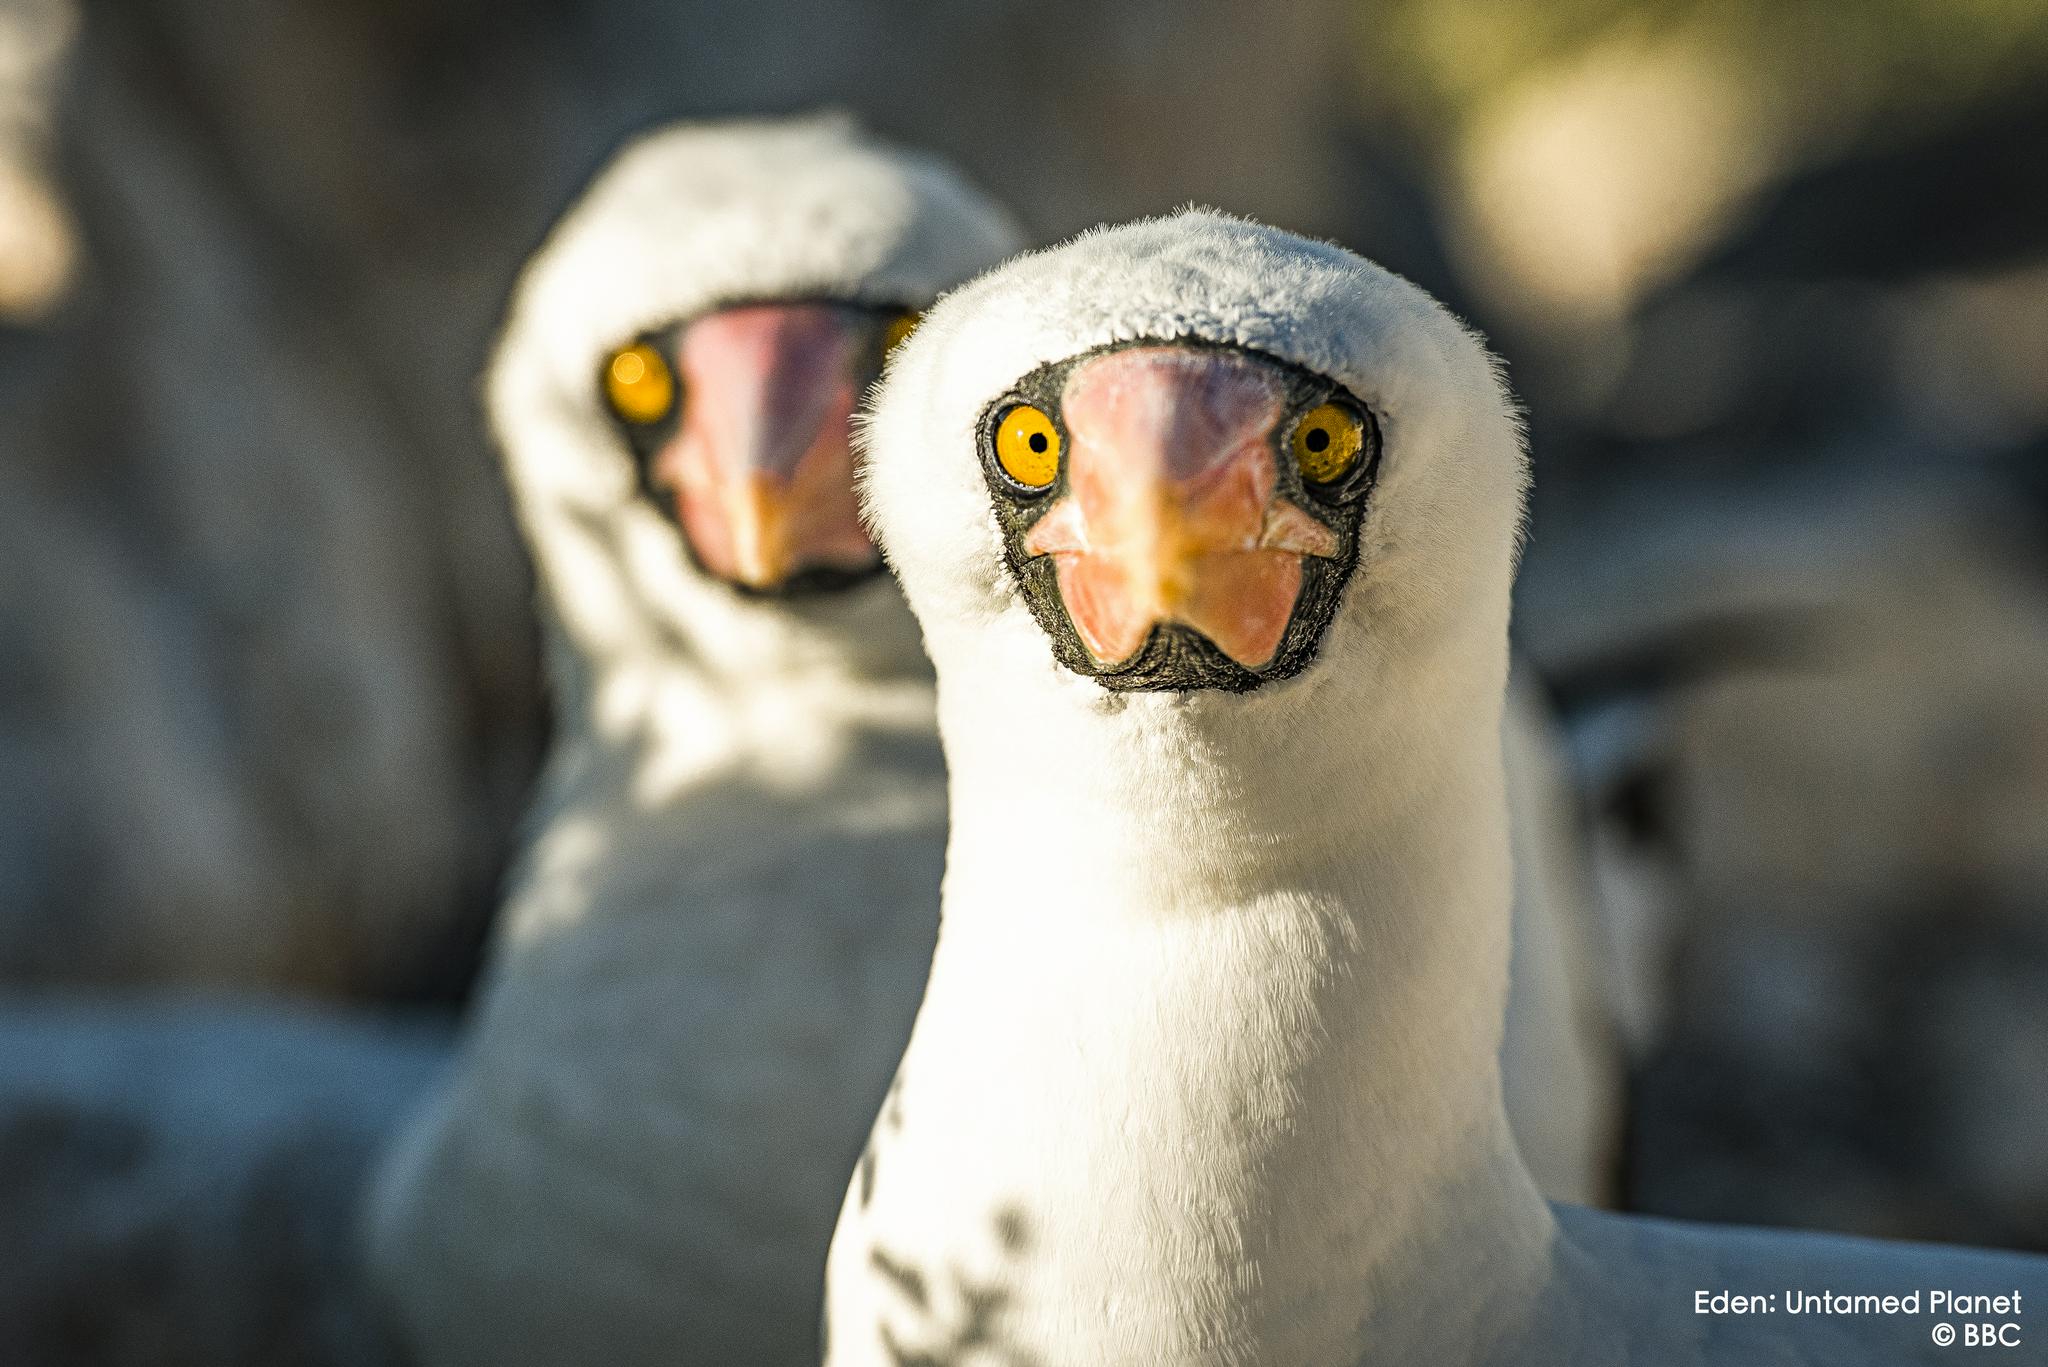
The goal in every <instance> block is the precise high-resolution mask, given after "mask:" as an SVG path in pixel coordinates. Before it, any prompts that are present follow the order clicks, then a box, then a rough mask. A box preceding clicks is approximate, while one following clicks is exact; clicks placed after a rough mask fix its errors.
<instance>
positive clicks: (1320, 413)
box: [1293, 403, 1365, 484]
mask: <svg viewBox="0 0 2048 1367" xmlns="http://www.w3.org/2000/svg"><path fill="white" fill-rule="evenodd" d="M1293 444H1294V463H1295V464H1296V465H1298V466H1300V467H1301V477H1302V478H1303V479H1305V480H1307V481H1308V482H1309V483H1310V484H1334V483H1336V482H1337V481H1338V480H1340V479H1342V478H1344V476H1346V475H1348V474H1350V473H1351V468H1352V467H1353V466H1354V465H1356V464H1358V457H1359V455H1360V453H1362V452H1363V451H1364V450H1365V420H1364V419H1363V418H1361V417H1359V416H1358V414H1356V413H1354V412H1352V411H1351V409H1350V408H1348V407H1346V406H1345V405H1343V404H1338V403H1326V404H1318V405H1317V406H1316V407H1314V408H1311V409H1310V410H1309V411H1308V412H1307V413H1306V414H1304V415H1303V416H1302V419H1301V421H1300V422H1298V423H1296V424H1295V427H1294V437H1293Z"/></svg>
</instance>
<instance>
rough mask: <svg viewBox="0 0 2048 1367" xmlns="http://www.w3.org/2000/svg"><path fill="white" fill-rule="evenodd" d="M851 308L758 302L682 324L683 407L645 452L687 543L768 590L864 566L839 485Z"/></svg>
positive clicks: (851, 397) (848, 456)
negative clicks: (651, 453) (658, 446)
mask: <svg viewBox="0 0 2048 1367" xmlns="http://www.w3.org/2000/svg"><path fill="white" fill-rule="evenodd" d="M865 345H867V338H866V336H865V333H864V331H863V329H862V327H861V325H860V321H859V319H858V317H857V316H856V315H854V314H852V313H851V312H849V311H848V310H845V309H839V308H835V307H833V306H832V305H829V304H759V305H747V306H744V307H739V308H730V309H724V310H721V311H720V312H717V313H712V314H708V315H706V316H705V317H703V318H700V319H698V320H697V321H696V322H694V323H691V324H690V325H689V326H688V327H686V328H685V329H684V330H683V335H682V340H681V344H680V346H679V348H678V354H677V361H678V365H677V369H678V371H679V372H680V374H681V375H682V379H683V396H684V398H683V414H682V421H681V425H680V427H679V428H678V430H677V432H676V436H675V439H674V440H673V441H672V442H671V443H670V444H669V445H668V447H667V448H665V449H664V450H663V451H662V452H661V453H660V454H659V455H658V456H657V457H656V460H655V466H654V477H655V479H656V481H657V482H658V483H660V484H662V485H665V486H666V487H669V488H672V489H673V490H675V495H676V511H677V517H678V520H679V521H680V522H681V524H682V528H683V531H684V533H685V535H687V536H688V537H689V541H690V549H691V550H692V551H693V552H694V553H695V554H696V556H697V559H698V560H699V561H700V562H701V563H702V564H703V566H704V568H705V569H707V570H709V571H710V572H711V573H713V574H716V575H718V576H719V577H721V578H723V579H727V580H730V581H732V582H733V583H736V584H742V585H745V586H747V587H749V588H756V589H772V588H776V587H779V586H781V585H783V584H786V583H787V582H788V581H789V580H790V579H791V578H792V577H794V576H795V575H797V574H799V573H801V572H803V571H805V570H812V569H832V570H846V571H859V570H865V569H870V568H872V567H873V566H874V565H875V564H876V563H877V557H876V552H875V547H874V544H873V543H872V542H871V541H869V540H868V536H867V533H866V532H865V531H864V530H863V529H862V527H861V525H860V516H859V508H858V504H857V503H856V501H855V498H854V489H853V449H852V445H851V435H852V434H851V431H850V423H851V421H852V418H853V408H854V403H855V401H856V399H857V398H858V393H857V382H858V377H857V376H856V374H855V368H856V364H857V362H858V360H859V358H860V356H861V354H862V349H863V347H864V346H865Z"/></svg>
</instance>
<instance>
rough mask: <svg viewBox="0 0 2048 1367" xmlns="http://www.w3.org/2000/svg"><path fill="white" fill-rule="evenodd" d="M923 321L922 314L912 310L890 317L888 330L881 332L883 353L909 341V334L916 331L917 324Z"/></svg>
mask: <svg viewBox="0 0 2048 1367" xmlns="http://www.w3.org/2000/svg"><path fill="white" fill-rule="evenodd" d="M923 321H924V315H923V314H921V313H918V312H915V311H914V310H912V311H906V312H903V313H899V314H897V315H896V316H895V317H894V318H891V319H890V320H889V329H888V331H886V332H884V333H883V334H882V351H883V353H884V354H885V355H886V354H887V353H889V352H891V351H894V350H895V349H896V348H897V347H900V346H902V345H903V344H904V343H905V342H907V341H909V340H910V334H911V333H913V332H915V331H917V325H918V324H919V323H921V322H923Z"/></svg>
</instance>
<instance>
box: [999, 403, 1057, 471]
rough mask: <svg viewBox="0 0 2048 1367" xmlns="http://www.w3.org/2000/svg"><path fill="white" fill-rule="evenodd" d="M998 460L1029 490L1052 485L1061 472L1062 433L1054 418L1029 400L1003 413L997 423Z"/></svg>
mask: <svg viewBox="0 0 2048 1367" xmlns="http://www.w3.org/2000/svg"><path fill="white" fill-rule="evenodd" d="M996 463H997V464H999V465H1001V466H1002V467H1003V473H1004V474H1006V475H1008V476H1009V477H1010V478H1011V479H1013V480H1015V481H1017V483H1019V484H1021V485H1023V486H1024V487H1025V488H1026V489H1044V488H1047V487H1049V486H1050V485H1051V484H1052V482H1053V481H1054V480H1055V479H1057V478H1059V473H1060V434H1059V431H1058V429H1056V428H1055V427H1054V426H1053V425H1052V419H1051V418H1048V417H1047V416H1045V414H1044V413H1043V412H1042V411H1040V410H1039V409H1036V408H1033V407H1032V406H1031V405H1030V404H1028V403H1020V404H1018V405H1017V406H1016V407H1015V408H1013V409H1011V410H1010V411H1009V412H1007V413H1005V414H1003V418H1002V421H1001V422H999V423H997V424H996Z"/></svg>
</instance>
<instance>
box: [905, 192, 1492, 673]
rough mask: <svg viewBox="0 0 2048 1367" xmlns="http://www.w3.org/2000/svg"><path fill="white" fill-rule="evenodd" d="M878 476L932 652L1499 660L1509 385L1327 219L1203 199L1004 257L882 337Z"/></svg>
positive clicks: (1439, 314) (1068, 665)
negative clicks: (1275, 218)
mask: <svg viewBox="0 0 2048 1367" xmlns="http://www.w3.org/2000/svg"><path fill="white" fill-rule="evenodd" d="M865 479H866V499H867V510H868V513H869V516H870V519H871V521H872V522H873V524H874V526H875V527H876V528H877V529H878V530H879V534H880V538H881V541H882V544H883V545H884V547H885V548H886V550H887V552H888V554H889V556H890V559H891V561H892V563H893V564H894V565H895V567H896V569H897V571H898V573H899V575H900V577H901V578H902V580H903V582H904V585H905V588H906V591H907V593H908V595H909V598H910V600H911V605H912V607H913V608H914V609H915V610H916V611H917V613H918V615H919V617H920V620H921V621H922V623H923V625H924V629H925V634H926V639H927V641H928V643H929V644H930V646H931V649H932V650H933V653H934V658H935V659H936V660H937V661H938V663H939V665H940V669H941V674H942V678H943V677H944V675H945V673H946V670H947V665H948V652H949V651H955V649H956V648H957V655H958V656H959V657H960V658H961V659H962V660H963V661H965V660H967V659H968V658H969V657H973V658H975V659H979V660H984V661H986V660H990V659H993V658H995V657H998V656H1001V657H1003V658H1004V661H1005V668H1006V669H1008V670H1009V671H1010V672H1011V673H1012V674H1032V673H1037V674H1041V675H1044V674H1060V675H1065V676H1069V678H1070V679H1071V678H1078V679H1079V680H1081V681H1083V682H1084V683H1085V685H1086V686H1087V688H1088V689H1089V690H1090V691H1092V692H1093V693H1094V694H1095V695H1096V696H1097V697H1099V698H1104V699H1107V698H1110V697H1112V696H1114V695H1128V694H1133V693H1151V694H1168V695H1175V696H1178V697H1181V698H1182V699H1183V700H1184V702H1185V700H1186V699H1188V698H1189V696H1190V695H1209V696H1212V697H1213V696H1215V695H1219V694H1220V695H1235V694H1249V693H1254V692H1256V693H1258V694H1260V695H1261V696H1262V697H1266V696H1270V695H1272V694H1274V693H1284V692H1287V691H1288V690H1290V689H1291V690H1293V691H1294V692H1295V693H1296V694H1297V695H1306V694H1309V693H1317V692H1319V691H1320V692H1323V693H1325V694H1327V693H1328V690H1325V689H1321V685H1322V684H1323V683H1325V682H1328V681H1330V680H1331V679H1334V678H1337V677H1342V678H1344V679H1348V680H1351V681H1353V682H1354V683H1356V682H1357V681H1360V680H1365V681H1373V680H1377V681H1378V682H1379V683H1381V684H1386V683H1389V682H1392V681H1393V675H1392V673H1391V671H1394V670H1397V669H1399V670H1406V671H1409V672H1410V673H1411V674H1415V675H1416V677H1418V678H1420V677H1421V675H1420V673H1418V671H1426V670H1428V669H1430V668H1432V667H1434V664H1441V663H1444V662H1446V661H1449V660H1451V659H1453V658H1469V659H1471V660H1476V661H1483V662H1485V669H1484V670H1482V671H1481V672H1482V673H1486V672H1491V671H1494V670H1495V668H1496V666H1497V665H1504V658H1505V625H1506V611H1507V592H1508V585H1509V580H1510V577H1511V571H1512V563H1513V557H1514V549H1515V545H1516V540H1517V536H1518V533H1519V528H1520V520H1521V516H1522V499H1523V487H1524V483H1525V463H1524V458H1523V453H1522V446H1521V435H1520V431H1519V428H1518V425H1517V422H1516V420H1515V416H1514V413H1513V409H1512V406H1511V404H1510V402H1509V400H1508V397H1507V395H1506V392H1505V389H1504V387H1503V385H1502V384H1501V381H1500V378H1499V376H1498V374H1497V373H1496V370H1495V367H1494V365H1493V364H1492V362H1491V360H1490V358H1489V357H1488V356H1487V354H1486V352H1485V350H1484V349H1483V348H1482V347H1481V346H1480V344H1479V343H1478V342H1477V341H1476V339H1474V337H1473V336H1472V335H1471V334H1470V333H1469V332H1468V331H1467V330H1466V329H1465V328H1464V327H1463V326H1462V325H1460V324H1459V323H1458V322H1457V320H1455V319H1454V318H1452V317H1451V316H1450V315H1449V314H1448V313H1446V312H1445V311H1444V310H1443V309H1442V308H1441V307H1440V306H1438V305H1437V304H1436V303H1435V302H1434V301H1432V300H1431V299H1430V298H1429V297H1428V296H1427V295H1425V294H1424V293H1423V292H1422V291H1420V290H1418V289H1416V288H1415V287H1413V286H1412V285H1410V284H1408V283H1407V282H1406V281H1404V280H1401V279H1400V278H1398V277H1396V276H1394V275H1391V274H1389V273H1388V272H1386V271H1384V270H1381V269H1380V268H1378V267H1376V266H1374V265H1372V264H1371V263H1369V262H1367V261H1364V260H1362V259H1361V258H1359V257H1357V256H1354V255H1352V254H1351V253H1349V252H1346V251H1343V250H1342V249H1340V248H1337V247H1334V246H1330V245H1328V244H1325V243H1320V242H1314V241H1310V240H1307V239H1303V238H1300V237H1295V236H1293V235H1290V234H1287V233H1284V232H1280V231H1278V230H1275V229H1272V228H1267V227H1263V226H1261V225H1258V224H1254V223H1249V222H1244V221H1241V220H1237V219H1232V218H1228V217H1225V216H1222V215H1218V214H1214V213H1207V212H1199V211H1190V212H1188V213H1185V214H1181V215H1178V216H1175V217H1171V218H1166V219H1160V220H1153V221H1147V222H1142V223H1136V224H1130V225H1126V226H1123V227H1118V228H1112V229H1106V230H1101V231H1097V232H1094V233H1090V234H1087V235H1084V236H1082V237H1080V238H1078V239H1076V240H1074V241H1072V242H1070V243H1067V244H1065V245H1063V246H1060V247H1056V248H1052V249H1049V250H1047V251H1044V252H1041V253H1037V254H1035V255H1032V256H1029V257H1025V258H1022V259H1019V260H1017V261H1013V262H1011V263H1010V264H1009V265H1007V266H1005V267H1003V268H1001V269H998V270H996V271H993V272H991V273H990V274H988V275H986V276H984V277H982V278H981V279H980V280H978V281H976V282H975V283H974V284H972V285H970V286H969V287H967V288H965V289H962V290H960V291H958V292H956V293H955V294H953V295H951V296H949V297H948V298H947V299H946V300H945V301H943V302H942V303H941V304H940V305H939V306H938V307H937V308H936V309H934V310H933V311H932V312H931V314H930V315H929V316H928V318H927V319H926V321H925V324H924V325H923V327H921V328H920V329H919V332H918V334H917V335H916V336H915V337H913V338H912V339H910V341H909V342H908V343H907V344H906V345H905V347H904V348H903V351H902V354H901V355H900V356H899V357H898V358H897V362H896V363H895V364H893V365H892V367H891V374H890V377H889V379H888V380H887V381H886V382H885V384H884V386H883V388H882V389H881V390H880V391H879V392H878V395H877V399H876V405H875V411H874V415H873V418H872V421H871V423H870V425H869V428H868V466H867V471H866V476H865ZM970 640H971V641H972V645H971V646H969V645H967V644H966V643H967V642H968V641H970ZM970 667H971V666H970ZM1498 682H1499V679H1498V675H1497V674H1496V675H1495V677H1494V679H1493V683H1492V685H1491V687H1492V689H1493V697H1494V704H1493V705H1494V707H1495V708H1496V709H1497V708H1498V698H1499V689H1498ZM1205 705H1214V704H1205Z"/></svg>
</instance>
